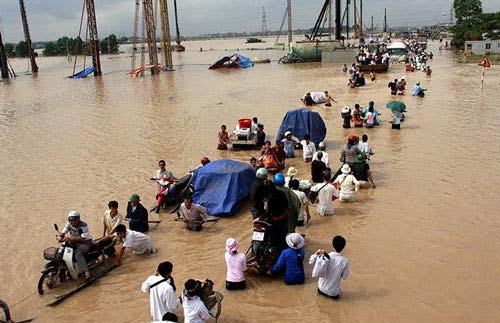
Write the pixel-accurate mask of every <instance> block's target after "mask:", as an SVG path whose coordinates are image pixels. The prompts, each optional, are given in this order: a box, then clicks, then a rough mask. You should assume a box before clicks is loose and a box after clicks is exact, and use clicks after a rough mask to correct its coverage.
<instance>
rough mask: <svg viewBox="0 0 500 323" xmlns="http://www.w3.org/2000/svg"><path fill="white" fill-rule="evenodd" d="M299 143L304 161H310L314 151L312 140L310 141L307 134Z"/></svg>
mask: <svg viewBox="0 0 500 323" xmlns="http://www.w3.org/2000/svg"><path fill="white" fill-rule="evenodd" d="M300 143H301V144H302V152H303V157H304V162H306V163H309V162H311V161H312V158H313V155H314V153H315V152H316V146H315V145H314V142H312V141H311V136H310V135H309V134H307V135H305V136H304V140H302V141H301V142H300Z"/></svg>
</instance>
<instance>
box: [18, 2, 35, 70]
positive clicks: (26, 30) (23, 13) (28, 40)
mask: <svg viewBox="0 0 500 323" xmlns="http://www.w3.org/2000/svg"><path fill="white" fill-rule="evenodd" d="M19 9H20V10H21V19H22V21H23V30H24V39H25V41H26V46H27V47H28V52H29V55H30V63H31V71H32V72H33V73H38V66H37V65H36V61H35V51H34V50H33V46H32V45H31V36H30V29H29V27H28V18H27V17H26V8H25V7H24V0H19Z"/></svg>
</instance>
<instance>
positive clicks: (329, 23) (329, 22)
mask: <svg viewBox="0 0 500 323" xmlns="http://www.w3.org/2000/svg"><path fill="white" fill-rule="evenodd" d="M332 1H333V0H330V4H329V5H328V39H329V40H332V28H333V23H332Z"/></svg>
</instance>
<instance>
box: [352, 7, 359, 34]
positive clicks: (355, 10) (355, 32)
mask: <svg viewBox="0 0 500 323" xmlns="http://www.w3.org/2000/svg"><path fill="white" fill-rule="evenodd" d="M353 8H354V10H353V12H354V37H355V38H356V37H357V36H358V17H356V16H357V15H358V8H357V6H356V0H353Z"/></svg>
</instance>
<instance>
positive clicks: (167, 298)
mask: <svg viewBox="0 0 500 323" xmlns="http://www.w3.org/2000/svg"><path fill="white" fill-rule="evenodd" d="M410 47H411V48H412V51H414V52H415V53H416V57H415V58H414V59H413V58H412V60H411V61H409V64H410V65H412V64H415V65H416V66H415V68H416V69H422V68H423V69H425V71H426V73H428V75H430V73H431V72H428V71H430V67H428V66H426V61H427V59H432V53H430V54H427V53H425V51H424V50H423V49H422V48H420V47H419V44H418V43H415V42H411V43H410ZM388 60H389V56H388V54H387V53H386V52H385V49H384V47H377V51H376V52H370V50H369V47H368V46H361V47H360V51H359V53H358V55H357V61H358V64H360V65H370V64H384V63H386V62H388ZM343 70H344V72H346V73H347V71H349V73H350V74H351V78H350V81H349V84H350V86H362V85H364V84H365V82H366V81H365V79H364V75H363V74H362V73H360V71H359V67H357V66H356V64H352V66H351V68H350V69H348V68H347V66H346V65H344V68H343ZM370 78H371V79H372V81H374V80H375V75H374V74H373V75H370ZM406 85H407V84H406V80H405V76H402V77H400V78H399V79H394V81H391V82H389V84H388V87H389V88H390V91H391V95H404V92H405V89H406ZM424 91H425V89H423V88H422V87H421V86H420V83H418V82H417V83H416V85H415V86H414V87H413V88H412V95H414V96H423V95H424ZM302 101H303V103H304V104H305V105H306V106H311V105H315V104H325V106H331V104H332V102H334V103H337V102H336V101H335V100H334V99H333V98H332V97H331V95H330V94H329V93H328V91H323V92H308V93H306V94H305V95H304V96H303V98H302ZM341 117H342V127H343V128H345V129H348V128H351V127H354V128H360V127H366V128H367V129H370V128H374V127H376V126H379V125H380V120H379V117H380V112H379V111H378V109H377V108H376V107H375V104H374V102H373V101H370V102H369V103H368V105H367V106H366V107H364V108H362V107H361V106H360V104H358V103H355V104H354V109H351V108H350V107H349V106H345V107H344V108H343V109H342V110H341ZM403 118H404V115H403V114H402V112H400V111H393V115H392V123H393V128H394V129H399V122H400V121H402V119H403ZM395 126H396V127H395ZM250 132H251V134H253V135H255V137H256V145H257V146H258V147H259V148H260V155H259V156H258V157H252V158H251V160H250V165H251V166H252V167H253V169H254V170H255V172H256V179H255V181H254V182H253V183H252V188H251V195H250V205H251V215H252V219H253V221H265V222H266V223H270V224H271V225H272V230H271V233H270V234H271V236H272V237H271V241H273V242H274V244H275V247H276V248H277V250H278V251H279V256H278V257H277V259H276V261H275V262H274V263H273V264H272V265H271V266H268V267H265V268H263V267H262V266H260V267H259V268H250V267H249V266H248V265H247V258H246V255H245V254H243V253H240V252H239V251H238V250H239V247H240V243H239V242H238V241H237V240H236V239H235V238H232V237H230V238H228V239H227V240H226V242H225V250H226V252H225V254H224V259H225V262H226V268H227V273H226V282H225V287H226V289H227V290H244V289H246V288H247V284H246V275H247V273H248V271H249V270H251V271H252V272H254V273H258V274H266V275H272V276H283V279H284V282H285V284H287V285H297V284H303V283H304V282H305V281H306V276H305V270H304V261H305V259H306V253H305V250H304V248H305V245H306V240H305V237H304V235H303V234H300V233H298V232H297V228H298V227H304V226H307V225H308V224H309V221H310V220H311V218H312V216H311V214H312V210H311V209H312V206H313V205H314V204H316V213H317V214H318V215H320V216H330V215H333V214H334V213H335V212H334V211H335V207H334V205H335V204H334V201H335V200H337V199H338V201H339V202H341V203H352V202H355V201H356V195H357V192H358V191H359V190H360V189H362V188H370V187H371V188H375V187H376V185H375V182H374V180H373V176H372V172H371V167H370V161H371V158H372V156H373V155H374V153H373V150H372V149H371V147H370V145H369V143H368V134H363V135H362V136H361V138H359V137H358V136H357V135H350V136H348V138H347V142H346V143H345V145H344V146H343V148H342V150H341V153H340V156H339V164H338V167H336V168H333V169H332V168H331V167H333V165H332V164H333V163H332V160H331V158H330V154H329V153H328V152H327V151H326V145H325V143H324V142H319V143H318V144H317V145H316V144H315V143H314V142H312V141H311V137H310V135H308V134H306V135H305V136H303V139H302V140H299V139H298V138H297V137H295V136H294V134H293V132H292V131H286V132H285V133H283V134H280V136H279V138H278V139H277V140H276V142H275V144H274V145H273V144H272V143H271V141H269V140H266V134H265V132H264V126H263V125H262V124H261V123H259V122H258V119H257V118H256V117H254V118H253V119H252V123H251V128H250ZM229 145H230V136H229V134H228V132H227V127H226V126H225V125H221V127H220V131H219V133H218V146H217V149H219V150H227V149H228V148H229V147H228V146H229ZM296 149H302V154H300V156H299V154H296ZM296 155H297V156H296ZM290 158H301V159H302V161H303V162H304V163H305V164H308V165H310V174H302V176H300V175H299V172H298V171H297V169H296V168H295V167H288V169H287V172H286V176H285V174H283V173H282V171H283V170H284V169H285V168H286V160H287V159H290ZM208 163H210V160H209V159H208V158H206V157H204V158H202V160H201V165H200V166H199V167H203V166H205V165H207V164H208ZM158 166H159V169H158V170H157V171H156V172H155V173H154V174H153V176H152V177H151V180H154V181H156V182H157V183H158V187H157V189H158V190H157V194H156V198H157V200H158V204H157V206H155V207H154V208H153V209H152V210H151V211H154V212H156V213H159V211H160V209H161V207H162V205H163V204H164V198H165V195H166V194H167V193H168V190H169V189H170V188H171V186H172V185H173V183H175V182H177V181H178V180H179V179H178V178H176V177H175V176H174V174H173V173H172V172H171V171H169V170H167V169H166V163H165V161H164V160H160V161H159V163H158ZM301 177H302V179H301ZM118 209H119V204H118V202H117V201H114V200H113V201H109V203H108V210H106V211H105V213H104V216H103V219H102V224H103V229H102V232H103V233H102V237H103V238H112V239H115V240H116V241H117V242H121V246H120V248H119V250H118V254H117V256H116V258H115V265H120V264H121V263H122V261H123V258H124V254H125V251H126V250H127V249H128V250H130V251H132V252H133V253H134V254H152V253H155V252H157V251H158V250H157V249H156V248H155V247H154V244H153V241H152V239H151V238H150V237H149V236H148V235H146V233H147V232H148V230H149V223H150V221H149V216H148V209H147V208H145V207H144V206H143V205H142V204H141V198H140V196H139V195H138V194H132V195H131V196H130V197H129V199H128V204H127V207H126V213H125V215H124V214H122V213H120V212H119V211H118ZM151 211H150V212H151ZM178 214H179V219H180V220H182V221H183V222H184V223H185V227H186V229H188V230H191V231H201V230H202V228H203V224H204V223H206V222H207V221H208V214H207V210H206V208H205V207H203V206H202V205H199V204H196V203H194V201H193V199H192V196H191V195H185V196H183V200H182V203H181V204H180V207H179V213H178ZM67 220H68V222H67V223H66V225H65V227H64V229H63V230H62V231H61V233H60V236H59V241H60V242H66V243H68V244H72V245H73V246H74V247H75V248H74V250H75V259H76V261H77V263H78V266H79V267H80V268H81V271H82V273H83V275H84V276H85V278H87V279H89V278H90V277H91V273H90V271H89V269H88V266H87V264H86V261H85V255H86V253H87V252H88V251H89V248H90V245H91V242H92V240H93V237H92V235H91V233H90V231H89V227H88V225H87V224H86V223H85V222H84V221H82V220H81V216H80V213H79V212H78V211H76V210H74V211H71V212H69V214H68V217H67ZM127 222H128V228H127V227H126V226H125V224H126V223H127ZM331 243H332V248H333V250H332V251H331V252H327V251H325V250H322V249H320V250H317V251H315V252H314V253H312V254H311V255H310V257H309V264H310V265H311V269H312V277H314V278H318V294H319V295H321V296H325V297H328V298H332V299H336V300H338V299H339V298H340V296H341V289H340V284H341V283H340V282H341V280H342V279H345V278H347V277H348V275H349V260H348V258H347V257H346V256H344V255H342V251H343V250H344V248H345V246H346V244H347V242H346V239H345V238H344V237H342V236H340V235H335V236H334V237H333V238H332V242H331ZM172 273H173V264H172V263H171V262H168V261H165V262H162V263H160V264H159V265H158V267H157V272H156V275H152V276H149V277H148V278H147V279H146V280H145V281H144V282H143V283H142V285H141V290H142V291H143V292H144V293H147V294H149V298H150V314H151V317H152V320H153V321H162V322H178V317H177V315H176V314H175V311H176V309H177V308H178V307H179V306H182V308H183V314H184V322H205V321H206V320H208V319H209V318H210V317H211V309H212V308H214V306H210V305H207V304H208V303H207V300H206V299H205V298H204V297H205V296H206V295H204V290H205V289H207V288H208V289H210V288H212V287H213V283H210V282H209V281H205V282H203V281H200V280H196V279H189V280H187V281H186V282H185V284H184V289H183V291H182V292H181V294H180V296H178V295H177V294H176V291H177V289H176V285H175V281H174V278H173V276H172ZM207 286H208V287H207ZM210 286H211V287H210ZM214 295H216V296H217V297H218V299H217V300H218V301H219V302H220V300H221V298H222V296H221V294H214V293H211V294H210V295H209V296H210V297H215V296H214ZM217 297H215V298H217Z"/></svg>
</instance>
